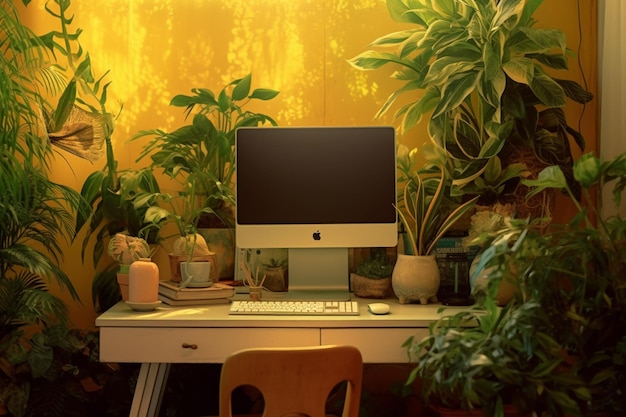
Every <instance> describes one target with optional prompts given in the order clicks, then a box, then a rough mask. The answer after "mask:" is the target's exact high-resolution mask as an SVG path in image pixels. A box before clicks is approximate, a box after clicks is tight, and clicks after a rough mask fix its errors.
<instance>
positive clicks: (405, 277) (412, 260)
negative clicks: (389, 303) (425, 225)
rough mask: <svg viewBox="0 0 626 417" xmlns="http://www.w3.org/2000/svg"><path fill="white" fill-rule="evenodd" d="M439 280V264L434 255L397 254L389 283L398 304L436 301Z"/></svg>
mask: <svg viewBox="0 0 626 417" xmlns="http://www.w3.org/2000/svg"><path fill="white" fill-rule="evenodd" d="M439 282H440V278H439V266H438V265H437V260H436V259H435V256H434V255H429V256H414V255H402V254H400V255H398V260H397V261H396V264H395V266H394V268H393V272H392V274H391V285H392V287H393V292H394V293H395V294H396V296H397V297H398V299H399V300H400V304H406V303H408V302H411V301H419V302H420V303H421V304H427V303H428V302H433V303H436V302H437V291H438V290H439Z"/></svg>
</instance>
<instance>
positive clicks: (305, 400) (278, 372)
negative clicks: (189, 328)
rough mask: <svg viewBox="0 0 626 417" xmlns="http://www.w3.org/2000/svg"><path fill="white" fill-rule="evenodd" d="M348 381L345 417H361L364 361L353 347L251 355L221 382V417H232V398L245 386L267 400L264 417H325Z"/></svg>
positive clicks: (236, 361) (242, 355)
mask: <svg viewBox="0 0 626 417" xmlns="http://www.w3.org/2000/svg"><path fill="white" fill-rule="evenodd" d="M344 381H346V382H347V386H346V396H345V402H344V407H343V414H342V416H343V417H357V416H358V414H359V401H360V399H361V384H362V381H363V359H362V358H361V353H360V352H359V350H358V349H357V348H355V347H353V346H315V347H306V348H264V349H246V350H242V351H239V352H236V353H234V354H232V355H231V356H229V357H228V358H227V359H226V361H225V362H224V366H223V368H222V374H221V377H220V405H219V409H220V417H232V401H231V395H232V392H233V390H235V389H236V388H237V387H240V386H244V385H251V386H254V387H256V388H257V389H258V390H259V391H260V392H261V394H262V395H263V400H264V402H265V409H264V411H263V417H287V416H290V417H296V416H297V417H324V416H326V412H325V406H326V400H327V398H328V396H329V394H330V393H331V391H332V389H333V388H334V387H335V386H337V385H338V384H340V383H342V382H344Z"/></svg>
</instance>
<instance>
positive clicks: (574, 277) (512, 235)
mask: <svg viewBox="0 0 626 417" xmlns="http://www.w3.org/2000/svg"><path fill="white" fill-rule="evenodd" d="M573 175H574V178H575V179H576V181H577V183H578V187H579V188H580V189H581V190H582V192H581V196H582V198H581V200H580V201H579V200H576V199H575V198H574V197H575V192H574V191H573V190H572V189H571V188H570V185H569V183H568V181H567V180H566V177H565V175H564V174H563V172H562V171H561V168H560V167H558V166H552V167H548V168H546V169H544V170H543V171H542V172H541V173H540V174H539V177H538V179H537V180H527V181H525V183H526V185H527V186H529V187H531V194H533V193H537V192H540V191H541V190H543V189H546V188H548V189H556V190H561V191H564V192H566V193H567V194H568V195H570V196H571V197H572V200H573V201H574V203H575V205H576V207H577V208H578V213H577V214H576V215H575V216H574V217H573V219H572V220H571V221H570V222H569V223H568V224H565V225H551V226H550V227H549V228H548V229H538V228H537V227H535V226H536V225H535V223H534V222H532V221H531V222H529V221H526V220H517V221H513V222H511V223H510V224H509V225H507V227H504V228H502V229H500V230H498V231H497V232H494V233H492V234H491V235H489V236H484V239H485V241H486V243H488V246H486V249H485V250H484V251H483V256H482V257H481V266H482V267H486V268H490V269H491V272H490V274H489V289H490V291H491V292H493V291H494V288H496V287H497V285H498V283H499V282H500V281H502V280H504V279H508V278H509V277H510V276H511V275H512V274H515V277H516V279H517V282H518V283H519V284H518V289H517V292H516V295H515V299H514V300H515V302H517V303H518V304H519V303H529V302H534V303H538V304H539V305H540V306H541V309H542V312H543V314H544V315H545V317H546V319H547V320H548V322H549V323H550V327H549V328H547V329H546V332H547V333H548V334H549V335H550V336H551V337H552V338H554V339H555V340H556V341H557V342H558V343H559V345H560V346H561V352H562V353H563V355H564V356H566V357H567V359H568V361H569V362H570V363H571V366H572V368H573V370H574V374H575V376H576V377H577V378H580V379H581V380H582V381H584V384H583V386H581V387H578V388H577V389H576V391H575V394H576V395H575V396H573V397H572V398H575V399H576V400H577V406H578V410H577V412H572V413H571V415H585V416H586V415H592V413H598V414H593V415H615V414H616V413H617V414H620V413H624V410H626V396H625V395H624V389H623V387H624V382H625V381H626V373H625V371H626V361H625V359H626V326H624V323H626V256H625V254H626V220H625V219H624V217H623V215H620V214H618V213H619V210H616V211H615V213H616V214H613V215H610V216H609V217H605V215H604V214H603V213H604V210H606V209H609V207H603V206H602V201H603V199H602V194H604V193H607V192H608V193H610V194H611V195H612V197H613V201H614V202H615V204H616V207H619V206H620V203H621V202H622V197H623V192H624V187H625V186H626V154H622V155H619V156H618V157H616V158H614V159H611V160H607V161H603V160H601V159H600V158H597V157H595V156H593V155H592V154H585V155H583V156H582V157H581V158H580V159H579V160H577V161H576V162H575V164H574V167H573ZM545 408H547V409H548V410H550V409H551V408H552V407H551V404H550V403H548V404H547V405H546V406H545ZM602 413H604V414H602Z"/></svg>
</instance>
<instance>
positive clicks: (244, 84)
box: [220, 74, 252, 109]
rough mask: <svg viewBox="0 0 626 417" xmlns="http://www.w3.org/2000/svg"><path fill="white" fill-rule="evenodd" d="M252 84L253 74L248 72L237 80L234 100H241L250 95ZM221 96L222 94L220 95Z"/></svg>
mask: <svg viewBox="0 0 626 417" xmlns="http://www.w3.org/2000/svg"><path fill="white" fill-rule="evenodd" d="M251 85H252V74H248V75H246V76H245V77H243V78H242V79H241V80H239V81H238V82H237V84H236V85H235V88H233V101H240V100H243V99H245V98H247V97H248V94H249V93H250V86H251ZM220 97H221V95H220ZM220 107H221V108H222V109H223V107H222V106H221V101H220Z"/></svg>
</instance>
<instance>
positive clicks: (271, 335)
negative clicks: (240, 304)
mask: <svg viewBox="0 0 626 417" xmlns="http://www.w3.org/2000/svg"><path fill="white" fill-rule="evenodd" d="M100 333H101V334H100V361H102V362H168V363H221V362H224V359H226V357H227V356H228V355H230V354H231V353H233V352H235V351H237V350H240V349H246V348H252V347H282V346H285V347H289V346H315V345H319V344H320V329H294V328H275V329H266V328H146V327H144V328H138V327H102V328H101V329H100ZM183 344H186V345H187V346H189V345H195V347H196V348H195V349H192V348H191V347H183Z"/></svg>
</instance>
